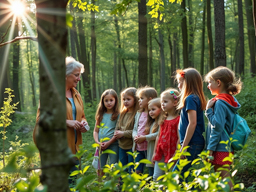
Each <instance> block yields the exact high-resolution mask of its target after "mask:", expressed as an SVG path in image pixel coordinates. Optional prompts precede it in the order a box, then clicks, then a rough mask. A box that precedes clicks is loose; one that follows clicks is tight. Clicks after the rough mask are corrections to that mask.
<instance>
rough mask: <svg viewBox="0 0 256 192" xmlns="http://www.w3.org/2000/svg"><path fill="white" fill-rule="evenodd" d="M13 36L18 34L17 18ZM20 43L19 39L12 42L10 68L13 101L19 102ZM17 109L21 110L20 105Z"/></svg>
mask: <svg viewBox="0 0 256 192" xmlns="http://www.w3.org/2000/svg"><path fill="white" fill-rule="evenodd" d="M14 36H15V37H17V36H19V29H18V20H16V24H15V29H14ZM19 62H20V43H19V41H17V42H15V43H14V44H13V68H12V77H13V80H12V88H13V91H14V92H13V93H14V96H15V97H14V98H13V102H14V103H17V102H20V88H19V73H20V63H19ZM17 110H18V111H21V105H20V103H19V105H17Z"/></svg>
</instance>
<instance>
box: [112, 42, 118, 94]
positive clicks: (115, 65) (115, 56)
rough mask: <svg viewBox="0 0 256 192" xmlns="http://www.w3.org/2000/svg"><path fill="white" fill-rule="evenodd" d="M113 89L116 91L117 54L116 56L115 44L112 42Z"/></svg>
mask: <svg viewBox="0 0 256 192" xmlns="http://www.w3.org/2000/svg"><path fill="white" fill-rule="evenodd" d="M113 80H114V89H115V90H116V91H117V90H118V89H117V54H116V42H115V41H114V78H113Z"/></svg>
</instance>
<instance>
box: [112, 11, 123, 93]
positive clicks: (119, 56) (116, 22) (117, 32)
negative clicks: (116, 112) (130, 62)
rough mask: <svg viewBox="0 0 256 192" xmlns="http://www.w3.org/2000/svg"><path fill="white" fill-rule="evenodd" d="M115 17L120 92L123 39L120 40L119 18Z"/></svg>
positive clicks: (120, 88)
mask: <svg viewBox="0 0 256 192" xmlns="http://www.w3.org/2000/svg"><path fill="white" fill-rule="evenodd" d="M114 17H115V28H116V35H117V43H118V63H117V72H118V85H119V86H118V88H119V90H118V92H120V91H121V90H122V78H121V77H122V74H121V73H122V72H121V71H122V67H121V38H120V30H119V25H118V20H117V17H116V16H114Z"/></svg>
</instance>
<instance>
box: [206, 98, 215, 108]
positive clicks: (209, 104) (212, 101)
mask: <svg viewBox="0 0 256 192" xmlns="http://www.w3.org/2000/svg"><path fill="white" fill-rule="evenodd" d="M215 102H216V100H213V99H211V100H209V101H208V103H207V105H206V109H209V108H212V107H213V105H214V103H215Z"/></svg>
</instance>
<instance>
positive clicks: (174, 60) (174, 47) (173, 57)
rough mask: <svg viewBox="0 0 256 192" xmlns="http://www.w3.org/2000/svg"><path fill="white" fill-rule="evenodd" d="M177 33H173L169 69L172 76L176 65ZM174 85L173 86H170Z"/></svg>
mask: <svg viewBox="0 0 256 192" xmlns="http://www.w3.org/2000/svg"><path fill="white" fill-rule="evenodd" d="M177 41H178V39H177V33H176V32H175V33H173V51H172V54H173V56H172V67H171V75H174V72H175V71H176V65H177V44H178V43H177ZM172 85H174V84H172Z"/></svg>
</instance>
